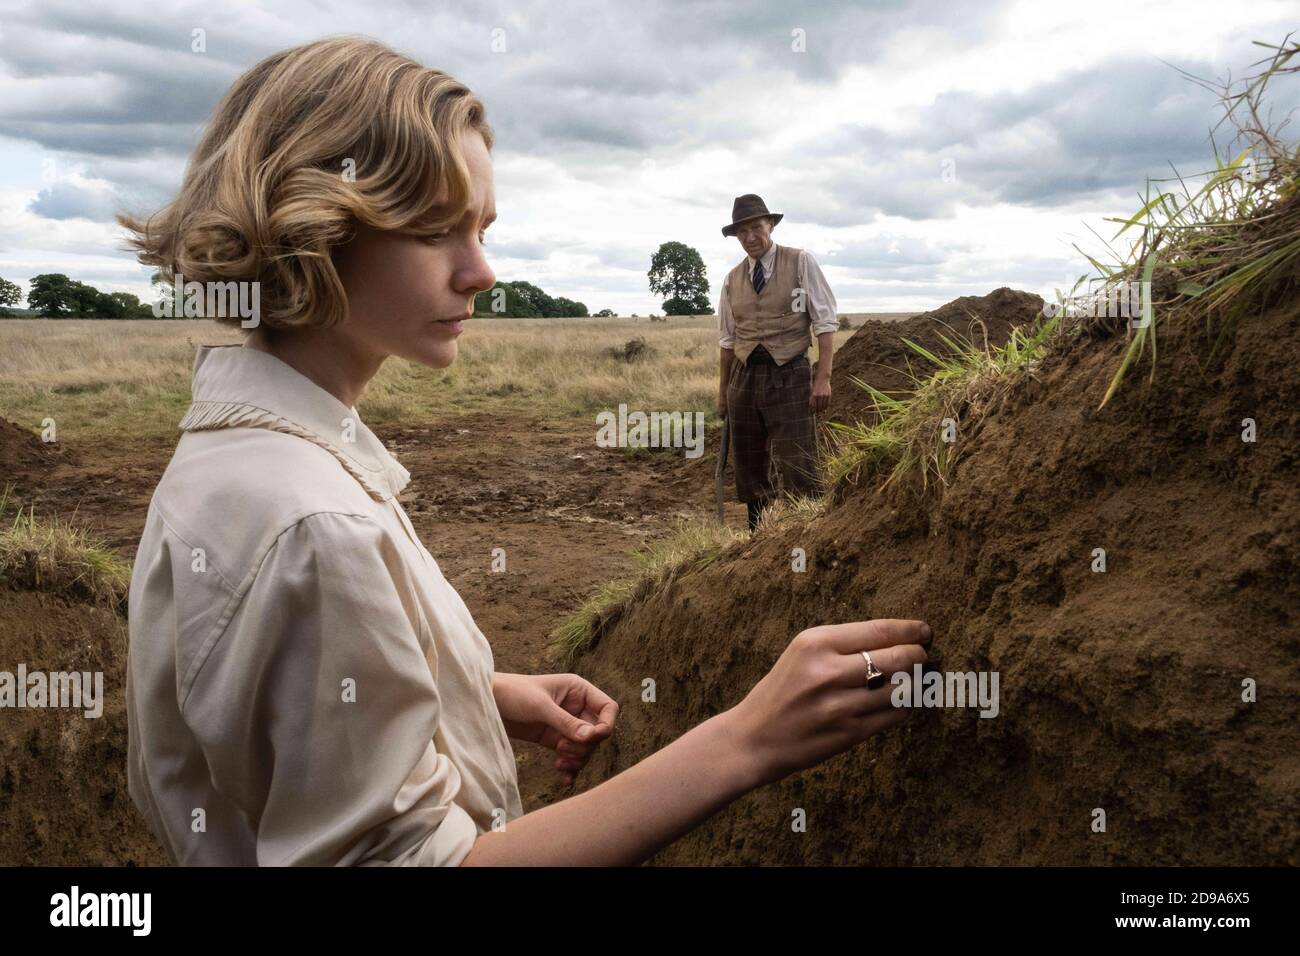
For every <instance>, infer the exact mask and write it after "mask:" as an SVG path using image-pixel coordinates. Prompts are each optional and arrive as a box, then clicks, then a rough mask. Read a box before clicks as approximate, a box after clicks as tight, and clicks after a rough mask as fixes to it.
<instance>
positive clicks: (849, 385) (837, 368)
mask: <svg viewBox="0 0 1300 956" xmlns="http://www.w3.org/2000/svg"><path fill="white" fill-rule="evenodd" d="M1042 310H1043V300H1042V298H1041V297H1039V296H1036V295H1034V294H1033V293H1031V292H1018V291H1016V290H1014V289H1007V288H1002V289H996V290H994V291H993V292H990V293H989V294H988V295H985V296H974V295H966V296H962V297H961V298H959V299H953V300H952V301H951V302H949V303H948V304H947V305H944V306H941V307H939V308H938V309H935V310H934V311H933V312H923V313H921V314H920V315H914V316H912V317H911V318H908V319H903V320H902V321H899V322H882V321H880V320H878V319H868V320H867V321H865V322H863V323H862V325H861V326H860V327H859V328H858V330H857V331H856V332H854V333H853V335H852V336H851V337H850V338H849V340H848V341H847V342H845V343H844V344H843V345H841V346H840V347H839V349H838V351H836V353H835V360H834V362H833V363H832V365H831V404H830V408H829V409H827V411H826V414H825V418H826V420H827V421H833V422H842V423H844V424H846V425H847V424H852V423H853V422H865V423H867V424H874V423H875V422H876V421H877V420H878V416H877V415H876V413H875V411H874V410H873V408H872V405H873V402H872V399H871V395H870V394H869V393H868V392H867V390H866V389H864V388H862V387H861V386H860V385H857V384H855V383H854V382H853V379H854V378H857V379H860V380H862V381H864V382H867V383H869V384H870V385H872V386H874V387H875V388H878V389H880V390H881V391H882V392H886V393H888V394H891V395H899V394H905V393H906V392H908V391H909V390H910V389H911V388H912V387H913V381H912V375H918V376H922V377H925V376H927V375H929V374H930V373H932V372H933V371H934V369H935V366H934V364H933V363H931V362H930V361H929V360H928V359H926V358H925V357H923V356H921V355H919V354H918V353H917V352H916V351H915V350H914V349H912V348H910V347H909V346H908V345H907V343H906V342H904V341H903V340H904V339H909V340H911V341H912V342H915V343H916V344H917V345H919V346H921V347H922V348H924V349H925V350H926V351H928V352H930V353H931V354H933V355H937V356H940V357H943V356H946V355H948V354H949V353H950V352H951V349H950V348H949V347H948V345H947V344H946V343H945V342H944V341H943V337H947V338H948V339H950V340H953V341H957V340H962V341H967V342H972V343H974V344H976V345H978V346H979V347H980V348H985V347H989V348H992V347H994V346H999V345H1004V344H1006V341H1007V339H1008V338H1009V337H1010V335H1011V330H1012V329H1013V328H1015V327H1016V326H1024V325H1030V324H1032V323H1033V322H1034V321H1035V320H1036V319H1038V317H1039V316H1040V315H1041V314H1042Z"/></svg>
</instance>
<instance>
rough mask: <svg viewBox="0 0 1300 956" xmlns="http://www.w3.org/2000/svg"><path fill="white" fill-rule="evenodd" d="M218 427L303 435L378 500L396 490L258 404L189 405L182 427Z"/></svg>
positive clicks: (331, 446) (336, 449)
mask: <svg viewBox="0 0 1300 956" xmlns="http://www.w3.org/2000/svg"><path fill="white" fill-rule="evenodd" d="M218 428H266V429H269V430H270V431H276V432H284V433H285V434H286V435H293V436H295V437H297V438H302V439H304V440H306V441H309V442H311V443H312V444H313V445H316V446H318V447H320V448H324V449H325V450H326V451H328V452H329V453H330V454H331V455H333V456H334V457H335V458H337V459H338V461H339V464H341V465H342V466H343V467H344V469H346V470H347V473H348V474H350V475H351V476H352V477H353V478H355V479H356V480H357V482H358V483H359V484H360V485H361V487H363V488H365V489H366V493H367V494H369V495H370V497H372V498H374V499H375V500H376V501H387V500H388V499H389V498H392V497H393V493H392V492H390V491H389V490H388V489H387V488H385V487H383V484H382V480H381V478H380V477H379V476H377V475H375V474H373V473H372V472H369V471H367V470H366V469H364V468H362V467H361V466H360V465H358V464H357V463H356V461H354V460H353V459H352V457H351V456H350V455H348V454H347V452H345V451H343V449H341V448H339V447H338V446H337V445H334V444H331V443H330V442H327V441H326V440H325V439H323V438H321V436H320V435H318V434H316V433H315V432H314V431H312V430H311V429H308V428H303V427H302V426H301V425H299V424H298V423H297V422H293V421H290V420H289V419H287V418H281V417H280V416H279V415H276V414H274V413H273V412H268V411H267V410H266V409H264V408H258V407H257V406H256V405H245V404H244V403H242V402H211V401H196V402H194V403H193V404H191V405H190V407H189V410H188V411H186V413H185V415H184V417H183V418H181V421H180V429H181V431H187V432H198V431H214V430H216V429H218Z"/></svg>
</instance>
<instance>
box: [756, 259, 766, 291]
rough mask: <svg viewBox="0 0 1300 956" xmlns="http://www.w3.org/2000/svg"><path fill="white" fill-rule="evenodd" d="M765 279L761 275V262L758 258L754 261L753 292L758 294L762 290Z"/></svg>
mask: <svg viewBox="0 0 1300 956" xmlns="http://www.w3.org/2000/svg"><path fill="white" fill-rule="evenodd" d="M766 281H767V279H766V278H765V277H764V276H763V262H762V260H759V261H758V262H756V263H754V293H755V294H758V293H759V292H762V291H763V284H764V283H765V282H766Z"/></svg>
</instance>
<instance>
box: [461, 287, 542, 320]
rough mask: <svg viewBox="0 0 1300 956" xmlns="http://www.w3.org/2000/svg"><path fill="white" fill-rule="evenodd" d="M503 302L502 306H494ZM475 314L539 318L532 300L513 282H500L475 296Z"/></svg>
mask: <svg viewBox="0 0 1300 956" xmlns="http://www.w3.org/2000/svg"><path fill="white" fill-rule="evenodd" d="M498 301H499V302H500V303H501V306H502V308H500V309H497V308H495V307H494V306H496V304H497V303H498ZM474 314H475V315H483V316H498V317H512V318H539V317H540V316H541V314H542V313H541V312H540V311H538V309H537V306H535V305H534V304H533V303H532V302H531V301H529V300H528V299H527V298H526V297H524V296H523V295H520V293H519V292H518V291H517V290H516V289H515V287H514V283H512V282H498V283H497V284H496V285H494V286H493V287H492V288H490V289H488V290H487V291H486V292H480V293H479V294H478V295H476V296H474Z"/></svg>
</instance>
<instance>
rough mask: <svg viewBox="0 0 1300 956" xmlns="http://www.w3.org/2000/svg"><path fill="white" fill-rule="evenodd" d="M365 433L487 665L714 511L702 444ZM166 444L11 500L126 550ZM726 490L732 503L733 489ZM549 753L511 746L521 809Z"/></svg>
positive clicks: (558, 791) (532, 659)
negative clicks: (646, 548)
mask: <svg viewBox="0 0 1300 956" xmlns="http://www.w3.org/2000/svg"><path fill="white" fill-rule="evenodd" d="M503 423H507V424H503ZM376 432H377V434H379V436H380V438H381V439H383V440H384V442H385V443H386V444H388V446H389V447H390V448H391V449H392V451H393V453H394V454H395V455H396V457H397V458H398V460H399V461H401V462H402V464H403V465H405V466H406V468H407V469H408V470H410V472H411V483H410V484H409V485H408V486H407V489H406V491H405V492H404V493H403V494H402V496H401V501H402V505H403V507H404V508H406V510H407V513H408V514H409V515H410V518H411V521H412V523H413V524H414V525H415V528H416V530H417V531H418V532H419V533H420V536H421V538H422V540H423V541H424V543H425V546H426V547H428V549H429V551H430V552H431V553H432V554H433V555H434V557H435V558H436V559H437V561H438V564H439V566H440V567H441V568H442V571H443V573H444V574H445V575H446V577H447V580H448V581H450V582H451V584H452V586H453V587H455V588H456V590H457V591H458V592H459V593H460V594H461V596H462V597H463V598H464V600H465V603H466V604H467V605H468V606H469V609H470V611H471V612H472V613H473V615H474V619H475V622H476V623H477V624H478V626H479V628H480V629H481V630H482V631H483V633H484V634H485V635H486V636H487V638H488V640H489V641H490V642H491V644H492V648H493V653H494V655H495V658H496V667H497V669H498V670H500V671H513V672H519V673H542V672H545V671H546V670H548V669H549V668H548V666H547V665H546V662H545V659H544V651H545V646H546V643H547V634H548V633H549V631H550V630H551V628H552V627H554V625H555V624H556V623H557V622H558V621H559V620H560V619H561V618H563V617H564V616H565V615H567V614H569V613H570V612H572V611H573V610H574V609H575V608H577V607H578V605H579V604H580V603H581V602H582V600H583V599H584V598H585V597H586V596H587V594H588V593H589V592H590V590H591V589H592V588H594V587H595V586H596V585H598V584H600V583H601V582H603V581H606V580H608V579H610V578H614V577H617V576H619V575H621V574H623V573H624V572H627V571H629V570H631V568H632V567H633V561H632V559H631V556H630V553H631V551H632V550H633V549H634V548H635V547H636V546H637V545H638V544H640V543H641V542H643V541H645V540H647V539H648V538H649V537H651V536H654V535H657V534H661V533H662V532H663V531H664V530H665V529H666V528H667V527H669V526H670V525H671V524H672V519H673V518H674V517H675V516H683V517H706V516H708V515H711V514H712V512H713V478H712V469H713V463H714V457H713V455H712V451H711V447H712V446H710V450H709V451H708V452H706V454H704V455H703V456H701V457H699V458H696V459H693V460H692V459H686V458H685V457H684V456H683V454H682V453H681V452H680V451H678V452H676V453H675V454H669V453H667V452H662V453H654V454H637V455H633V454H629V453H627V452H625V451H622V450H619V449H605V448H598V447H596V445H595V424H594V421H593V420H592V419H588V418H574V419H567V420H555V419H550V420H541V419H538V418H535V417H533V418H530V417H527V416H522V417H521V416H518V415H514V416H506V415H503V414H501V413H492V414H487V413H478V414H474V415H466V416H461V417H456V418H448V419H444V420H440V421H434V422H430V423H429V424H428V425H426V426H420V427H415V426H401V427H396V428H383V427H380V428H377V429H376ZM709 439H710V442H716V440H717V436H716V435H713V434H711V435H709ZM173 450H174V444H169V443H144V444H140V445H136V446H132V447H129V448H123V447H121V446H106V447H93V446H87V445H80V446H71V445H70V446H68V447H64V448H60V449H58V452H57V454H51V455H50V456H49V457H48V460H47V461H46V462H45V463H44V464H43V465H41V466H38V467H36V468H33V469H24V470H23V472H21V473H20V474H18V475H17V476H15V477H14V480H15V487H14V496H15V498H16V499H17V500H16V502H11V505H16V504H21V505H22V506H24V507H28V506H31V507H34V509H35V512H36V514H37V515H39V516H50V515H57V516H59V517H60V518H62V519H65V520H69V521H73V522H75V523H76V524H78V525H81V526H84V527H87V528H89V529H90V530H91V531H92V532H93V533H94V534H96V535H98V536H100V537H101V538H102V539H103V540H104V541H105V542H106V543H107V544H108V545H109V546H110V547H112V548H114V549H115V550H117V551H118V552H119V553H120V554H122V555H123V557H126V558H130V557H132V556H133V555H134V553H135V548H136V545H137V543H138V541H139V536H140V532H141V529H142V528H143V526H144V517H145V512H146V511H147V510H148V506H149V498H150V496H151V495H152V493H153V489H154V486H155V485H156V484H157V481H158V478H159V476H160V475H161V474H162V471H163V469H164V468H165V467H166V465H167V462H168V460H169V459H170V457H171V454H172V451H173ZM728 475H729V477H730V472H728ZM6 477H7V478H8V477H9V476H6ZM728 490H729V494H730V495H731V496H732V497H734V486H730V487H729V489H728ZM728 521H729V523H730V524H731V525H732V526H733V527H737V528H739V527H743V526H744V521H745V510H744V506H743V505H741V504H739V503H737V502H734V501H732V502H730V504H729V507H728ZM494 548H503V549H504V550H505V555H506V571H505V573H492V572H491V570H490V567H491V564H490V562H491V560H492V549H494ZM549 754H550V752H549V751H546V750H543V749H541V748H538V747H535V746H533V745H531V744H516V757H517V760H518V764H519V783H520V790H521V793H522V796H523V803H524V809H525V811H528V810H531V809H535V808H537V807H538V806H542V805H544V804H546V803H549V802H551V801H552V800H554V799H557V798H562V797H563V796H565V795H567V793H568V792H569V791H567V790H566V789H565V788H563V787H562V786H561V785H560V783H559V780H558V777H557V776H556V774H555V772H554V770H553V768H552V766H551V760H550V759H549V757H548V755H549Z"/></svg>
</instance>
